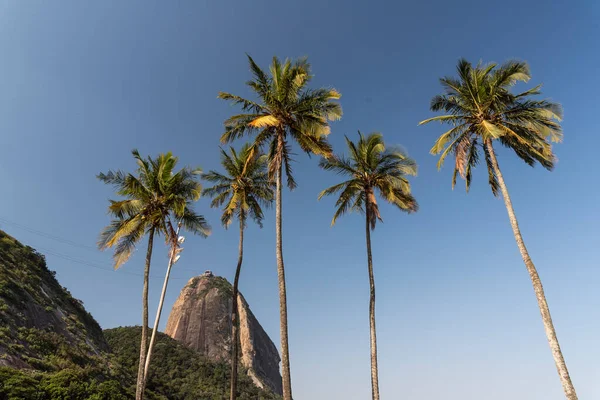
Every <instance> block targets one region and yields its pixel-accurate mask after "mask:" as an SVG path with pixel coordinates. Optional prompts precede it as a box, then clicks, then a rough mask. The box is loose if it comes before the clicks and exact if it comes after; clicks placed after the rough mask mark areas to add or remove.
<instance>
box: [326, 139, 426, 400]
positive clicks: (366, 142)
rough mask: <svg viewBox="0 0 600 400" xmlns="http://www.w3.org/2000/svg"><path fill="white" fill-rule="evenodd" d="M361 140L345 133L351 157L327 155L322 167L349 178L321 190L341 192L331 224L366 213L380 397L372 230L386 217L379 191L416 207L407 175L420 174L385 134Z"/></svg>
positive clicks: (375, 386)
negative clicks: (348, 215)
mask: <svg viewBox="0 0 600 400" xmlns="http://www.w3.org/2000/svg"><path fill="white" fill-rule="evenodd" d="M358 136H359V139H358V142H357V143H354V142H352V141H351V140H350V139H348V137H346V144H347V145H348V151H349V153H350V155H349V157H348V158H346V157H344V156H335V157H330V158H324V159H322V160H321V162H320V164H319V165H320V166H321V168H323V169H325V170H327V171H334V172H336V173H338V174H340V175H345V176H347V177H348V178H350V179H348V180H346V181H344V182H342V183H338V184H337V185H333V186H331V187H330V188H328V189H325V190H323V191H322V192H321V193H320V194H319V199H321V198H322V197H323V196H328V195H334V194H337V193H340V194H339V197H338V200H337V202H336V204H335V206H336V207H337V209H336V211H335V214H334V215H333V219H332V220H331V225H334V224H335V222H336V221H337V219H338V217H340V216H342V215H344V214H345V213H346V212H348V211H358V212H361V213H363V214H365V223H366V226H365V227H366V230H365V231H366V239H367V266H368V271H369V291H370V296H369V328H370V336H371V343H370V344H371V395H372V398H373V400H379V369H378V366H377V329H376V325H375V275H374V273H373V257H372V254H371V231H372V230H374V229H375V225H376V224H377V220H379V221H383V219H382V218H381V213H380V212H379V206H378V205H377V197H376V195H375V194H376V193H377V194H379V196H380V197H381V198H383V199H384V200H386V201H387V202H388V203H390V204H393V205H394V206H396V207H398V208H399V209H400V210H401V211H405V212H414V211H417V209H418V206H417V202H416V200H415V199H414V197H413V196H412V194H411V192H410V183H409V182H408V179H407V178H406V177H407V175H416V174H417V164H416V163H415V161H414V160H412V159H411V158H409V157H408V156H407V155H406V154H404V153H403V152H402V151H400V150H399V149H386V147H385V144H384V142H383V136H382V135H381V134H380V133H371V134H370V135H369V136H367V137H366V138H365V137H364V136H363V135H362V134H361V133H360V131H359V132H358Z"/></svg>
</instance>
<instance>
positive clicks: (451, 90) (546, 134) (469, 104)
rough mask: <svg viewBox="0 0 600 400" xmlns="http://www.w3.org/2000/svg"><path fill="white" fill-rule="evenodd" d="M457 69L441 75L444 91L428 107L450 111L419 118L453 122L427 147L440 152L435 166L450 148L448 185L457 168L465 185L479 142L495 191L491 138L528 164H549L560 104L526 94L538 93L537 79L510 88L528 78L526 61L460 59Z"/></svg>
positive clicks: (552, 159)
mask: <svg viewBox="0 0 600 400" xmlns="http://www.w3.org/2000/svg"><path fill="white" fill-rule="evenodd" d="M457 71H458V79H456V78H451V77H445V78H441V79H440V82H441V84H442V86H443V87H444V89H445V93H444V94H442V95H438V96H435V97H434V98H433V99H432V100H431V105H430V108H431V110H432V111H445V112H447V113H449V114H447V115H441V116H436V117H433V118H429V119H426V120H424V121H421V122H420V124H419V125H422V124H426V123H429V122H432V121H440V122H442V123H449V124H451V125H452V128H451V129H450V130H448V131H447V132H445V133H444V134H443V135H441V136H440V137H439V138H438V139H437V141H436V142H435V144H434V146H433V147H432V148H431V153H432V154H439V153H442V154H441V156H440V159H439V161H438V168H441V166H442V164H443V162H444V159H445V158H446V156H447V155H448V154H450V152H453V153H454V156H455V166H454V174H453V178H452V187H454V185H455V184H456V175H457V174H460V176H461V177H462V178H463V179H465V181H466V188H467V191H468V190H469V187H470V185H471V171H472V168H473V167H474V166H475V165H477V163H478V162H479V147H482V149H483V152H484V157H485V162H486V165H487V169H488V180H489V184H490V186H491V188H492V192H493V193H494V195H498V189H499V187H498V181H497V177H496V174H495V172H494V170H493V168H492V163H491V156H490V154H489V151H488V149H487V148H486V146H485V144H486V143H487V142H489V143H490V144H491V142H492V141H494V140H498V141H499V142H500V144H502V145H503V146H505V147H508V148H510V149H512V150H513V151H514V152H515V154H516V155H517V156H518V157H519V158H521V159H522V160H523V161H525V162H526V163H527V164H529V165H531V166H533V165H534V164H535V163H536V162H539V163H540V164H541V165H542V166H543V167H544V168H546V169H552V168H553V166H554V162H555V160H556V158H555V156H554V154H553V153H552V146H551V144H550V141H552V142H559V141H560V140H561V139H562V129H561V126H560V123H559V121H560V120H561V118H562V109H561V106H560V105H559V104H556V103H552V102H550V101H547V100H533V99H531V98H530V96H533V95H538V94H540V93H541V92H540V88H541V85H538V86H536V87H534V88H532V89H529V90H526V91H524V92H522V93H519V94H513V93H511V92H510V87H511V86H513V85H514V84H515V83H516V82H518V81H523V82H527V81H528V80H529V79H530V73H529V66H528V65H527V63H525V62H519V61H509V62H507V63H505V64H503V65H501V66H500V67H498V66H497V64H489V65H485V66H484V65H481V63H479V64H477V65H476V66H475V67H473V66H472V65H471V64H470V63H469V62H468V61H466V60H464V59H461V60H460V61H459V62H458V66H457ZM444 148H445V149H444ZM490 148H491V147H490Z"/></svg>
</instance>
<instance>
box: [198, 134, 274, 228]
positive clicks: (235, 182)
mask: <svg viewBox="0 0 600 400" xmlns="http://www.w3.org/2000/svg"><path fill="white" fill-rule="evenodd" d="M221 164H222V165H223V167H224V168H225V171H226V173H227V175H223V174H220V173H218V172H216V171H212V170H211V171H209V172H208V173H206V174H203V175H202V179H205V180H207V181H209V182H212V183H215V185H214V186H213V187H210V188H206V189H204V191H203V194H205V195H208V196H210V197H213V200H212V202H211V207H215V208H216V207H221V206H223V205H224V207H223V215H222V217H221V222H222V223H223V225H224V226H225V227H227V226H228V225H229V224H230V223H231V220H232V218H233V217H234V216H235V215H237V217H238V218H239V219H240V221H241V222H242V224H244V223H245V221H246V218H247V217H248V216H249V217H251V218H252V219H253V220H254V221H256V223H258V225H259V226H261V227H262V220H263V211H262V207H261V205H263V206H269V205H270V204H271V202H272V201H273V187H272V181H271V180H270V179H269V176H268V173H267V159H266V156H265V155H259V154H258V153H257V152H255V151H253V150H252V148H251V146H250V145H248V144H245V145H244V146H243V147H242V148H241V149H240V151H239V152H236V151H235V149H234V148H233V147H232V148H230V152H229V154H228V153H227V152H226V151H224V150H223V149H221Z"/></svg>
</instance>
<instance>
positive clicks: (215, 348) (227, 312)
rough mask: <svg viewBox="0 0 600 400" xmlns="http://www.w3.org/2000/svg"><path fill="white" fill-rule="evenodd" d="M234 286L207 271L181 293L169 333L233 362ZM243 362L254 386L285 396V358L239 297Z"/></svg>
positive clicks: (211, 356)
mask: <svg viewBox="0 0 600 400" xmlns="http://www.w3.org/2000/svg"><path fill="white" fill-rule="evenodd" d="M232 291H233V289H232V287H231V284H230V283H229V282H228V281H227V280H226V279H225V278H221V277H218V276H214V275H213V274H212V273H211V272H210V271H207V272H206V273H204V274H203V275H201V276H197V277H195V278H192V279H190V281H189V282H188V283H187V285H186V286H185V287H184V288H183V289H182V290H181V293H180V295H179V298H178V299H177V301H176V302H175V304H174V305H173V309H172V311H171V314H170V315H169V319H168V321H167V328H166V330H165V333H166V334H167V335H169V336H171V337H172V338H173V339H175V340H177V341H179V342H181V343H184V344H185V345H186V346H188V347H190V348H192V349H194V350H197V351H198V352H200V353H201V354H203V355H204V356H205V357H207V358H208V359H210V360H213V361H229V359H230V352H231V343H232V338H231V296H232ZM238 314H239V316H240V342H241V343H240V344H241V346H240V363H241V365H242V366H243V367H244V368H246V369H247V371H248V375H249V376H250V377H251V378H252V380H253V381H254V383H255V384H256V385H257V386H259V387H262V388H265V387H266V388H270V389H271V390H273V391H274V392H275V393H278V394H281V392H282V385H281V375H280V373H279V362H280V361H281V358H280V357H279V353H278V352H277V347H275V344H273V342H272V341H271V339H270V338H269V336H268V335H267V333H266V332H265V331H264V329H263V328H262V326H261V325H260V323H259V322H258V320H257V319H256V317H255V316H254V314H253V313H252V311H251V310H250V307H249V306H248V303H247V302H246V300H245V299H244V297H243V296H242V295H241V294H239V297H238Z"/></svg>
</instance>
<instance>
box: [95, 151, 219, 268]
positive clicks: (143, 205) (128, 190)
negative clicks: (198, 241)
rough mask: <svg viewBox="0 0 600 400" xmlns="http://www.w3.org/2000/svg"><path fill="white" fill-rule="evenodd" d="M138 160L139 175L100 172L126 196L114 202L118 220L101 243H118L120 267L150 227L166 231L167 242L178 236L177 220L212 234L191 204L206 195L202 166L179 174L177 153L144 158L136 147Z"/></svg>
mask: <svg viewBox="0 0 600 400" xmlns="http://www.w3.org/2000/svg"><path fill="white" fill-rule="evenodd" d="M132 154H133V157H134V158H135V159H136V161H137V164H138V169H137V174H136V175H134V174H131V173H125V172H123V171H119V170H117V171H109V172H108V173H106V174H104V173H101V174H99V175H98V179H100V180H101V181H103V182H104V183H107V184H111V185H113V186H115V187H116V189H117V194H118V195H120V196H123V197H125V199H124V200H118V201H115V200H110V206H109V208H108V212H109V214H111V215H112V216H113V217H114V218H115V219H114V220H113V221H112V222H111V224H110V225H109V226H107V227H106V228H105V229H104V230H103V231H102V233H101V234H100V239H99V242H98V246H99V247H100V249H103V250H104V249H106V248H109V247H113V246H116V248H115V254H114V261H115V268H119V267H120V266H121V265H122V264H123V263H125V262H126V261H127V260H128V259H129V257H130V256H131V253H132V252H133V250H134V249H135V245H136V243H137V242H138V241H139V240H140V239H141V238H142V237H143V236H144V234H145V233H146V232H147V231H150V230H153V231H154V232H156V233H159V234H160V233H162V234H164V235H165V239H166V240H167V242H170V241H173V240H176V239H177V238H176V237H175V229H174V226H173V223H172V219H177V220H180V221H181V223H182V225H183V227H184V228H185V229H187V230H188V231H190V232H192V233H194V234H200V235H202V236H207V235H209V234H210V226H209V225H208V223H207V222H206V220H205V219H204V217H203V216H201V215H198V214H196V213H195V212H194V210H193V208H192V207H191V203H192V202H193V201H196V200H198V199H199V198H200V194H201V191H202V186H201V185H200V183H199V182H198V180H197V176H198V175H199V174H200V173H201V170H200V169H190V168H187V167H185V168H182V169H181V170H179V171H178V172H176V173H174V172H173V170H174V168H175V166H176V164H177V161H178V159H177V157H174V156H173V155H172V154H171V153H166V154H160V155H159V156H158V157H157V158H156V159H153V158H151V157H148V158H147V159H144V158H142V157H141V156H140V154H139V152H138V151H137V150H133V151H132Z"/></svg>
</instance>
